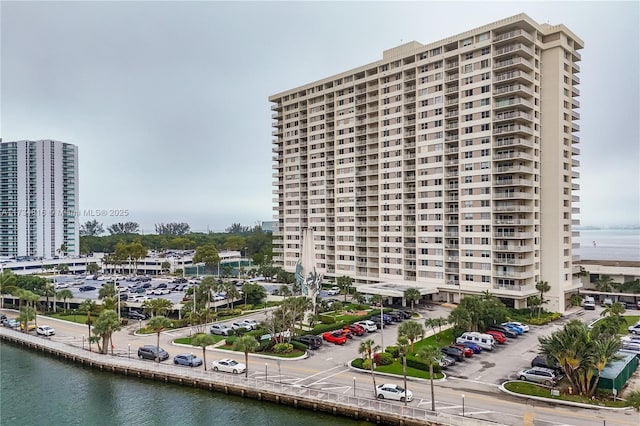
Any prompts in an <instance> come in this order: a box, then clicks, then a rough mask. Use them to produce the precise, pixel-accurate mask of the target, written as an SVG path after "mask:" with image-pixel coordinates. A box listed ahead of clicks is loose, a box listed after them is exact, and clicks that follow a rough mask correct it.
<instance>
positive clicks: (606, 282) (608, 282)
mask: <svg viewBox="0 0 640 426" xmlns="http://www.w3.org/2000/svg"><path fill="white" fill-rule="evenodd" d="M593 284H594V285H595V287H596V290H598V291H602V292H605V293H611V292H612V291H613V284H614V282H613V278H611V277H610V276H609V275H602V276H601V277H599V278H598V279H597V280H596V282H595V283H593Z"/></svg>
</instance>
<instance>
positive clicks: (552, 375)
mask: <svg viewBox="0 0 640 426" xmlns="http://www.w3.org/2000/svg"><path fill="white" fill-rule="evenodd" d="M518 378H519V379H520V380H523V381H526V382H535V383H541V384H543V385H545V386H552V385H555V384H556V383H558V382H559V381H560V379H561V378H562V377H561V376H559V375H557V374H556V372H555V371H553V370H551V369H550V368H544V367H533V368H527V369H525V370H521V371H520V372H519V373H518Z"/></svg>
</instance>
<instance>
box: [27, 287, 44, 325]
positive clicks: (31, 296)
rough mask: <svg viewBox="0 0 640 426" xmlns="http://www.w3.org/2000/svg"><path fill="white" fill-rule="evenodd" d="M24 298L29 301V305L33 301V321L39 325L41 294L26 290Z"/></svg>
mask: <svg viewBox="0 0 640 426" xmlns="http://www.w3.org/2000/svg"><path fill="white" fill-rule="evenodd" d="M23 297H24V300H25V301H26V302H27V305H28V304H29V303H31V306H32V307H33V311H34V317H33V321H34V322H35V324H36V327H37V326H38V302H39V301H40V295H39V294H36V293H34V292H31V291H29V290H25V291H24V293H23Z"/></svg>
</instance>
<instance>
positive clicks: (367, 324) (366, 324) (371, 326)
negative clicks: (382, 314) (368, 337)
mask: <svg viewBox="0 0 640 426" xmlns="http://www.w3.org/2000/svg"><path fill="white" fill-rule="evenodd" d="M354 324H358V325H359V326H360V327H362V328H364V329H365V330H367V331H368V332H369V333H373V332H374V331H377V330H378V326H376V323H375V322H373V321H370V320H364V321H358V322H354Z"/></svg>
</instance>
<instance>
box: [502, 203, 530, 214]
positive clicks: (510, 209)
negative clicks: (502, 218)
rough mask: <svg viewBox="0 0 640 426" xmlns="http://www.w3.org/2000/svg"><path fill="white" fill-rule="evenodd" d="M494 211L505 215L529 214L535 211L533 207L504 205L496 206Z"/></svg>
mask: <svg viewBox="0 0 640 426" xmlns="http://www.w3.org/2000/svg"><path fill="white" fill-rule="evenodd" d="M493 211H496V212H504V213H514V212H519V213H528V212H532V211H533V206H525V205H522V204H504V205H497V206H495V207H494V208H493Z"/></svg>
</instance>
